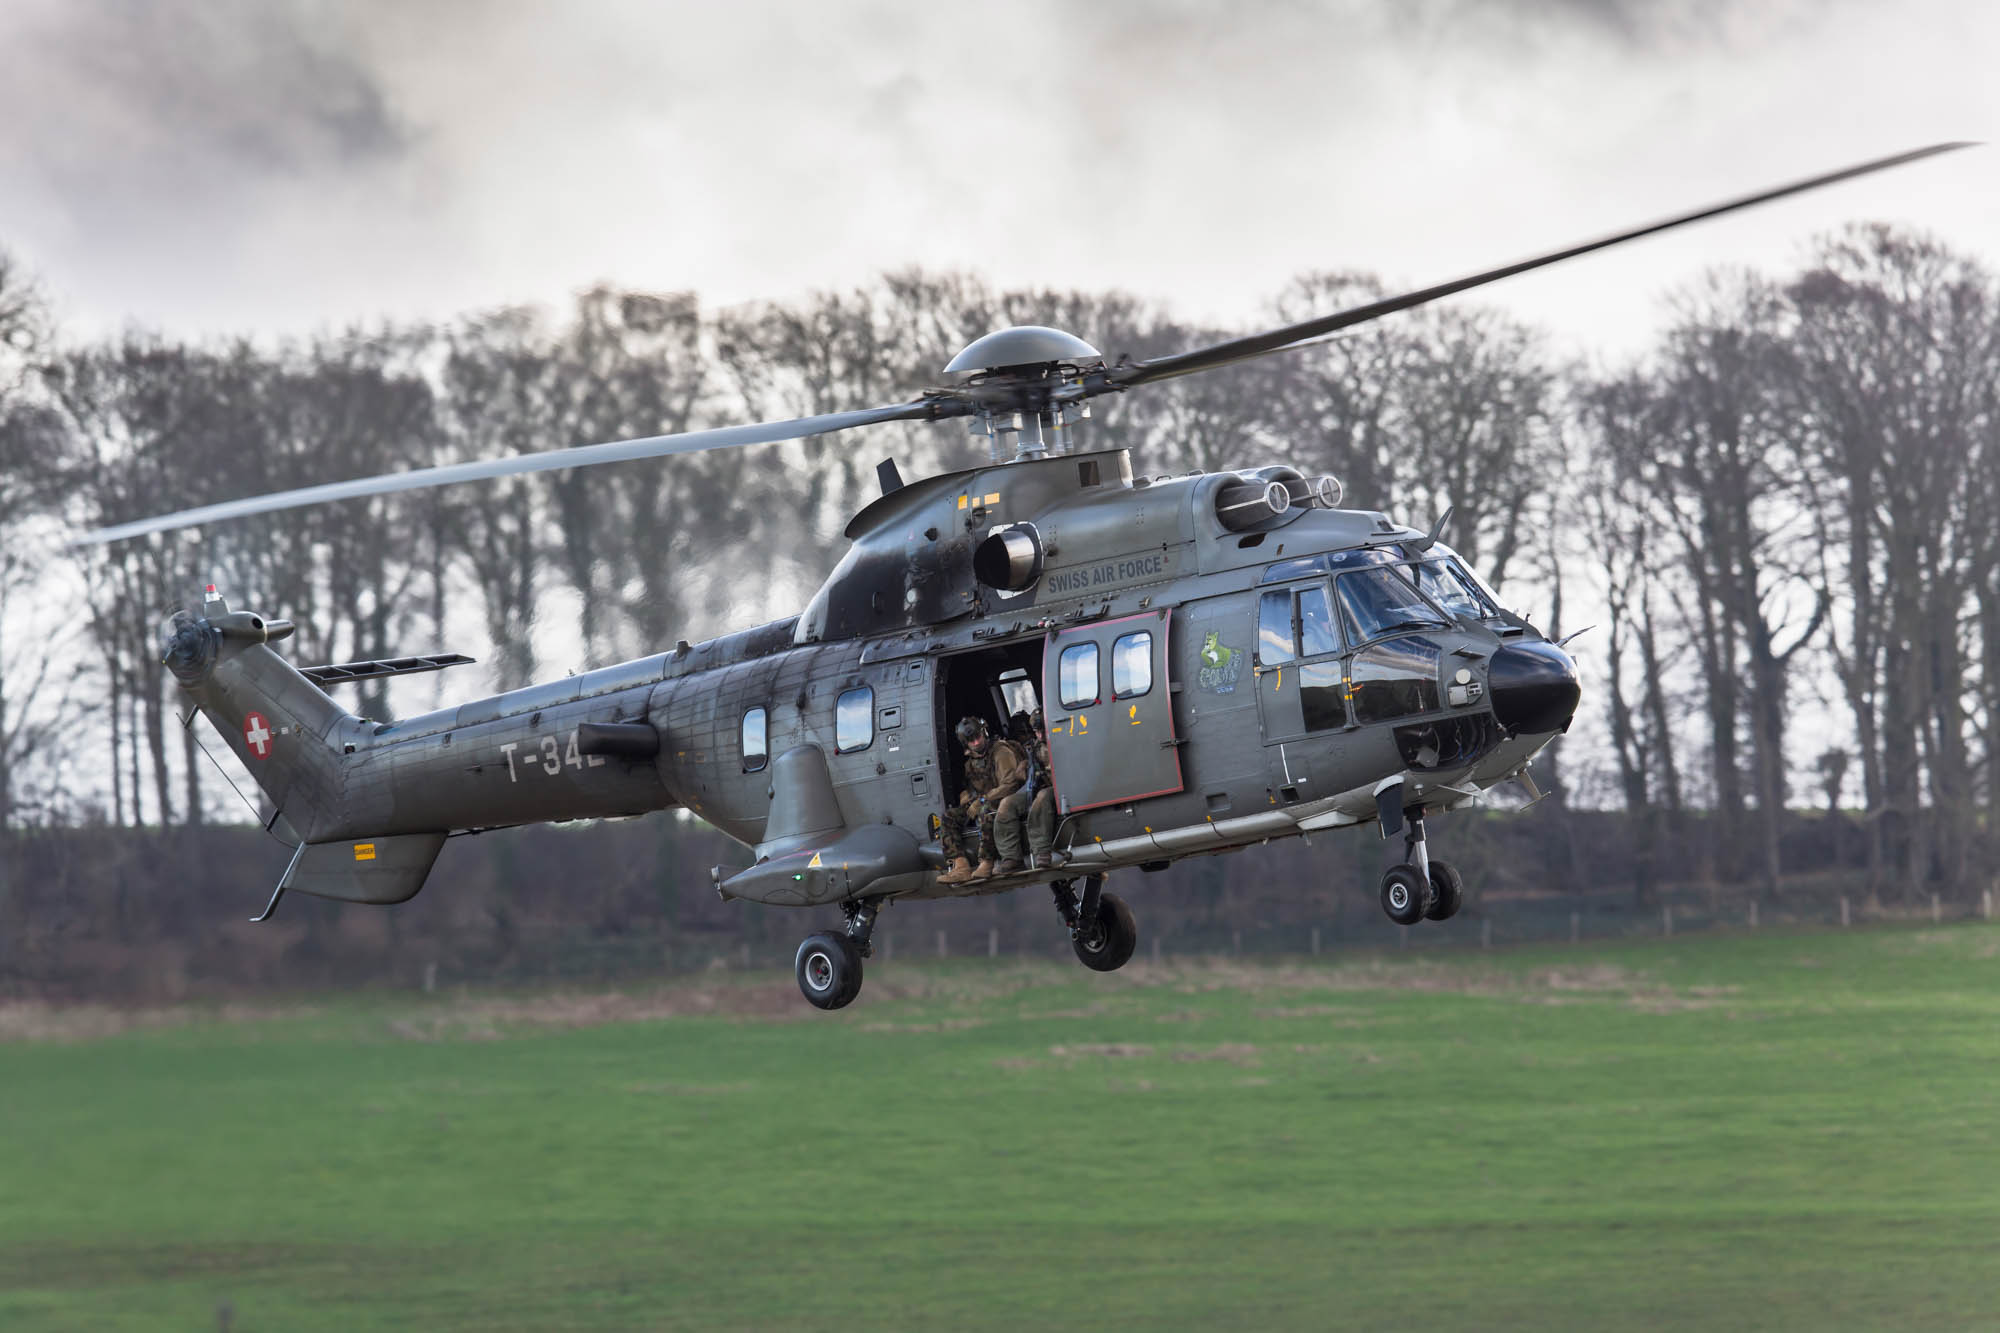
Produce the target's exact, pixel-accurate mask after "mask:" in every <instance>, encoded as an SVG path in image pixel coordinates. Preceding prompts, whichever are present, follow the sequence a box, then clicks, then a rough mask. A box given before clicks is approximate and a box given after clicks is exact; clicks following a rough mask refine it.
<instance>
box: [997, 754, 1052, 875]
mask: <svg viewBox="0 0 2000 1333" xmlns="http://www.w3.org/2000/svg"><path fill="white" fill-rule="evenodd" d="M1029 734H1030V737H1031V739H1030V741H1029V749H1030V750H1031V751H1032V753H1033V754H1034V757H1035V772H1034V778H1033V780H1032V781H1031V782H1030V783H1029V784H1028V785H1027V786H1025V787H1023V788H1021V790H1019V791H1017V792H1015V793H1014V794H1013V795H1012V796H1009V797H1008V798H1007V799H1006V800H1005V801H1003V802H1001V804H1000V811H999V816H998V818H996V819H995V820H994V824H993V837H994V843H995V846H996V847H997V848H998V850H999V852H1000V858H1001V860H1003V861H1018V860H1020V859H1021V838H1022V834H1023V833H1025V834H1026V835H1027V842H1028V847H1027V850H1028V851H1029V852H1031V853H1033V854H1034V855H1035V856H1037V857H1046V856H1048V855H1049V853H1050V852H1052V851H1053V850H1054V849H1055V841H1056V792H1055V784H1054V782H1053V780H1052V778H1051V775H1050V774H1051V771H1050V769H1049V741H1048V737H1047V736H1045V735H1043V734H1042V733H1041V732H1039V731H1031V732H1030V733H1029Z"/></svg>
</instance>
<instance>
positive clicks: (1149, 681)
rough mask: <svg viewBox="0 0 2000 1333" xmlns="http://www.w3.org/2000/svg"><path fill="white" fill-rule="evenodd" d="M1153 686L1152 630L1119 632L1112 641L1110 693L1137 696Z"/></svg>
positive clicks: (1131, 697) (1112, 695)
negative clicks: (1133, 632)
mask: <svg viewBox="0 0 2000 1333" xmlns="http://www.w3.org/2000/svg"><path fill="white" fill-rule="evenodd" d="M1152 688H1153V635H1152V631H1150V630H1143V629H1142V630H1140V631H1139V632H1138V633H1136V634H1125V635H1121V636H1120V637H1119V638H1118V640H1117V641H1116V642H1115V643H1113V644H1112V645H1111V697H1112V698H1114V699H1136V698H1138V697H1139V696H1140V695H1142V694H1144V693H1146V692H1147V691H1148V690H1150V689H1152Z"/></svg>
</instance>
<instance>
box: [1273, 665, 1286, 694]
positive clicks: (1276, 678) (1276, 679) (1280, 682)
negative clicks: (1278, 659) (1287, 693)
mask: <svg viewBox="0 0 2000 1333" xmlns="http://www.w3.org/2000/svg"><path fill="white" fill-rule="evenodd" d="M1284 688H1285V669H1284V668H1283V667H1279V668H1278V669H1277V670H1276V671H1273V672H1272V673H1271V693H1273V694H1276V693H1277V692H1278V691H1279V690H1282V689H1284Z"/></svg>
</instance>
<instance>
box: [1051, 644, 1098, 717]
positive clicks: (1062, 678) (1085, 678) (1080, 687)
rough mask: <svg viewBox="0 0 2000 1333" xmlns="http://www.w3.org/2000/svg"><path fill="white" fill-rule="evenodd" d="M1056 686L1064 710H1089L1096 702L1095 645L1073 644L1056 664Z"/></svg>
mask: <svg viewBox="0 0 2000 1333" xmlns="http://www.w3.org/2000/svg"><path fill="white" fill-rule="evenodd" d="M1056 685H1057V689H1058V691H1059V692H1060V693H1061V695H1062V706H1063V707H1064V708H1089V707H1090V706H1091V705H1093V704H1095V703H1096V702H1097V698H1098V694H1097V645H1096V644H1094V643H1073V644H1071V645H1070V646H1069V647H1067V648H1065V649H1063V651H1062V657H1061V658H1060V659H1058V661H1057V664H1056Z"/></svg>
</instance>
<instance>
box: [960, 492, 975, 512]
mask: <svg viewBox="0 0 2000 1333" xmlns="http://www.w3.org/2000/svg"><path fill="white" fill-rule="evenodd" d="M971 498H972V497H971V496H969V495H961V496H959V497H958V507H959V508H960V509H963V508H965V502H966V501H967V500H970V499H971Z"/></svg>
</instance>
